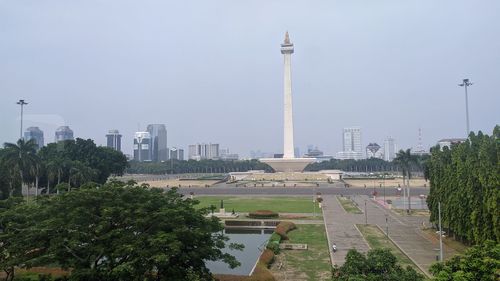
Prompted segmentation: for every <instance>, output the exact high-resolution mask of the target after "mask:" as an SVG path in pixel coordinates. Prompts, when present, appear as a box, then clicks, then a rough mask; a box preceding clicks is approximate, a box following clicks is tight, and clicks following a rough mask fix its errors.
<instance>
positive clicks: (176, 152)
mask: <svg viewBox="0 0 500 281" xmlns="http://www.w3.org/2000/svg"><path fill="white" fill-rule="evenodd" d="M169 151H170V153H169V154H170V155H169V158H170V159H174V160H184V149H182V148H177V147H172V148H170V149H169Z"/></svg>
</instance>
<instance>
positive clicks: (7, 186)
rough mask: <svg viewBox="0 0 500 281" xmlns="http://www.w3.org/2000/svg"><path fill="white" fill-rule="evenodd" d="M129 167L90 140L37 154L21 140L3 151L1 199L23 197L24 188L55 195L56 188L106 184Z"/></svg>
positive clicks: (123, 159) (53, 145) (122, 158)
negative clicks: (111, 176)
mask: <svg viewBox="0 0 500 281" xmlns="http://www.w3.org/2000/svg"><path fill="white" fill-rule="evenodd" d="M126 166H127V159H126V157H125V155H123V153H121V152H119V151H115V150H113V149H111V148H108V147H101V146H96V145H95V143H94V141H92V140H90V139H88V140H84V139H79V138H78V139H76V141H73V140H68V141H63V142H58V143H50V144H48V145H47V146H44V147H42V148H41V149H40V150H39V151H36V145H35V142H34V141H33V140H29V141H25V140H23V139H20V140H19V141H18V142H17V143H16V144H13V143H6V144H4V148H3V149H0V199H5V198H8V197H10V196H12V195H21V186H22V185H25V186H27V187H28V188H35V194H38V191H39V189H40V191H43V192H45V193H53V192H55V191H56V190H55V189H54V188H53V187H55V185H56V184H60V183H62V182H66V183H68V185H69V187H70V188H71V187H72V186H73V187H77V186H80V185H82V184H84V183H87V182H96V183H101V184H102V183H105V182H106V180H107V179H108V177H109V176H110V175H111V174H115V175H122V174H123V172H124V170H125V167H126Z"/></svg>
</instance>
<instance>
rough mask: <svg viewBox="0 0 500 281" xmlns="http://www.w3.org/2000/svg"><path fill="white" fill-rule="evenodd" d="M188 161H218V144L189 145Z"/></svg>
mask: <svg viewBox="0 0 500 281" xmlns="http://www.w3.org/2000/svg"><path fill="white" fill-rule="evenodd" d="M188 153H189V155H188V156H189V159H193V160H202V159H219V157H220V154H219V144H218V143H208V144H206V143H202V144H199V143H198V144H192V145H189V150H188Z"/></svg>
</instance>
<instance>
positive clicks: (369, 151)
mask: <svg viewBox="0 0 500 281" xmlns="http://www.w3.org/2000/svg"><path fill="white" fill-rule="evenodd" d="M381 148H382V147H381V146H380V145H378V144H377V143H376V142H374V143H369V144H368V145H367V146H366V158H368V159H370V158H380V159H382V158H384V150H383V149H381Z"/></svg>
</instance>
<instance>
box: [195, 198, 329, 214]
mask: <svg viewBox="0 0 500 281" xmlns="http://www.w3.org/2000/svg"><path fill="white" fill-rule="evenodd" d="M195 199H196V200H198V201H200V204H199V205H198V207H200V208H201V207H210V205H215V206H216V207H217V210H218V209H219V207H220V201H221V200H224V208H225V209H226V212H231V211H232V210H233V209H234V211H235V212H243V213H245V212H252V211H256V210H271V211H274V212H278V213H313V211H314V206H313V202H312V197H235V196H195ZM316 214H317V215H319V214H321V210H320V209H319V207H318V204H317V203H316Z"/></svg>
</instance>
